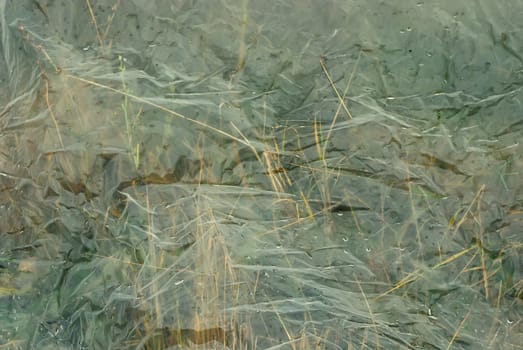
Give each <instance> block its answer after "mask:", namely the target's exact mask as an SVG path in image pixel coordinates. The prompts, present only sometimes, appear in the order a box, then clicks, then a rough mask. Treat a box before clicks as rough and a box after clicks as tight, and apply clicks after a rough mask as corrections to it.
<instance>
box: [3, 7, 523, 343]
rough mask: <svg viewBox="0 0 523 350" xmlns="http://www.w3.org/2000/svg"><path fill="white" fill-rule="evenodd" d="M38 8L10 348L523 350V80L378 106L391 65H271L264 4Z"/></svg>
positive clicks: (11, 231)
mask: <svg viewBox="0 0 523 350" xmlns="http://www.w3.org/2000/svg"><path fill="white" fill-rule="evenodd" d="M20 3H23V5H20V4H18V5H17V6H14V7H13V8H12V9H11V11H13V12H9V9H7V8H6V7H5V3H4V4H3V6H2V7H1V12H0V15H1V18H2V34H3V39H2V47H3V53H4V55H3V57H4V60H5V62H4V67H5V68H6V69H5V72H3V73H2V80H3V81H7V82H9V84H8V87H7V88H6V87H4V88H2V94H1V95H0V96H1V101H2V106H3V107H2V111H1V112H0V118H1V119H0V134H1V140H0V151H1V152H0V175H1V177H0V186H1V193H2V196H1V197H0V218H1V223H0V224H1V227H2V230H3V231H2V232H0V239H1V246H0V247H1V249H0V281H1V282H2V283H1V284H0V300H1V307H0V316H1V317H0V319H1V320H2V321H0V322H1V323H0V329H2V330H4V331H3V332H2V333H0V349H27V348H29V349H148V350H163V349H183V348H191V349H197V348H198V349H208V348H212V349H218V348H220V349H296V350H298V349H300V350H301V349H478V348H484V349H490V348H492V349H494V348H495V349H521V348H522V346H521V344H523V339H522V334H523V332H522V323H521V320H522V314H523V309H522V297H523V295H522V293H523V277H522V270H521V267H522V258H521V256H522V255H521V252H522V248H523V243H522V234H521V232H522V231H521V230H522V228H523V225H522V218H523V210H522V208H521V201H522V189H523V186H522V185H523V183H522V181H521V177H520V174H519V171H520V170H519V169H521V168H522V167H523V161H522V160H523V158H522V154H523V152H522V149H521V148H522V147H521V145H520V143H519V136H520V133H521V131H520V129H521V122H520V121H519V118H520V116H518V115H516V116H514V117H510V116H509V114H507V117H506V119H505V120H504V121H503V120H499V121H497V122H494V121H492V120H491V114H492V113H494V112H495V111H505V112H506V111H512V113H514V114H517V108H515V106H518V103H521V97H522V93H521V91H522V87H521V81H520V80H519V81H514V82H511V83H510V84H508V83H507V84H508V85H506V86H503V87H502V88H499V89H498V86H497V85H496V86H494V84H493V87H492V89H494V92H492V91H490V89H487V90H488V91H489V94H488V95H486V93H487V92H485V95H482V96H479V97H478V96H476V97H473V94H472V93H469V92H463V91H461V90H459V89H458V88H456V89H455V90H452V89H450V88H449V89H448V90H447V91H441V92H431V93H428V92H427V93H426V94H422V93H419V94H418V93H416V94H415V95H413V96H411V95H409V94H407V93H405V94H402V95H401V96H400V95H399V94H397V95H394V94H388V95H382V94H381V93H383V92H384V90H387V89H389V90H390V91H394V88H395V87H396V86H395V85H394V84H393V83H392V82H391V81H395V80H394V79H393V78H391V75H392V76H393V77H394V75H393V73H384V72H385V71H386V70H387V69H388V67H390V66H387V63H385V61H386V60H388V59H390V60H391V61H392V62H394V59H395V56H394V55H395V54H394V52H390V51H388V50H385V49H383V47H379V45H372V44H368V43H360V42H356V44H354V43H352V44H347V45H348V46H342V43H344V42H345V41H346V40H348V39H346V38H345V39H344V38H339V37H338V36H336V33H334V34H331V33H330V32H329V35H327V34H321V36H320V37H321V38H322V40H316V39H314V35H313V34H314V28H307V30H309V31H307V30H305V29H304V31H303V33H301V32H300V31H299V30H296V31H297V32H298V34H296V35H298V37H299V38H302V37H300V36H299V35H302V34H303V35H304V37H305V38H307V37H309V38H310V40H309V41H306V40H304V41H303V42H301V43H300V44H296V45H297V46H293V45H294V44H295V42H294V41H293V40H290V39H292V38H293V36H292V35H294V34H292V35H291V34H289V35H290V36H291V38H290V39H287V40H288V42H289V45H291V46H290V47H289V48H288V50H287V51H286V50H273V45H276V42H277V41H276V40H278V39H276V38H275V37H274V33H276V34H278V33H280V34H281V33H287V32H286V31H285V30H283V29H281V30H282V31H281V32H280V31H279V30H280V29H278V28H273V27H270V28H266V27H265V24H264V23H262V22H261V21H262V20H264V19H267V17H270V16H268V15H267V14H266V13H265V12H264V11H262V10H263V9H264V7H263V6H262V5H257V4H252V3H249V2H248V1H246V0H243V1H239V2H238V3H237V4H236V3H234V2H230V3H229V2H227V6H225V8H215V7H214V6H215V5H206V6H211V7H212V8H213V11H211V12H212V13H213V15H212V16H211V17H212V18H211V17H209V16H210V15H209V14H208V12H207V11H206V9H205V8H200V7H198V6H197V5H195V4H191V2H188V1H175V2H173V3H172V4H170V7H169V6H167V5H165V4H162V3H161V2H155V1H152V2H151V3H150V4H148V5H147V6H146V5H145V4H143V3H142V2H141V1H134V2H132V4H131V2H129V3H127V2H125V3H124V2H123V1H115V2H114V3H111V4H95V3H94V1H92V0H86V1H85V2H82V6H76V5H75V6H73V5H70V4H68V2H63V4H62V3H60V2H59V1H58V2H53V1H48V2H46V1H26V2H20ZM59 3H60V4H59ZM275 4H277V5H275V6H278V8H279V7H280V6H283V7H285V6H287V5H285V4H280V3H277V2H275ZM312 4H314V2H312ZM333 4H334V3H333ZM193 5H194V7H193ZM258 6H260V7H258ZM338 6H339V8H338V10H339V11H341V9H343V6H341V5H340V4H338ZM333 7H334V8H333V9H331V10H329V9H326V10H322V11H326V14H327V15H328V16H327V18H331V17H329V16H334V18H335V19H337V20H340V21H341V19H339V18H338V17H336V16H335V12H337V11H336V9H335V6H334V5H333ZM280 10H281V9H280ZM294 10H295V11H296V13H297V14H299V13H300V11H305V12H307V11H308V10H306V7H304V8H301V7H299V6H297V5H296V7H295V8H294ZM16 11H20V12H21V13H25V14H26V15H28V16H29V14H30V15H31V16H34V18H36V19H38V18H39V20H40V22H38V21H36V20H35V22H29V21H27V20H25V19H24V17H20V18H18V17H16V16H15V14H16V13H17V12H16ZM24 11H27V12H24ZM169 11H170V12H169ZM282 13H283V10H282ZM307 13H308V12H307ZM322 14H324V13H323V12H321V11H320V13H317V15H318V16H319V18H320V17H321V15H322ZM66 15H67V16H72V17H71V18H68V17H66ZM273 15H274V16H276V17H277V15H279V14H278V11H277V10H275V12H274V14H273ZM64 16H65V17H64ZM11 18H18V19H17V20H16V21H12V20H11ZM31 18H33V17H31ZM342 18H343V16H342ZM351 18H352V17H351ZM59 19H63V23H61V24H60V23H58V22H59ZM74 21H77V22H78V23H74ZM193 21H194V22H193ZM206 21H207V22H206ZM297 21H298V20H297ZM200 22H201V23H202V24H201V26H202V27H201V28H200V27H198V25H197V23H200ZM268 23H271V22H268ZM300 23H301V22H299V21H298V24H300ZM305 23H307V21H305ZM144 24H147V25H148V26H150V27H148V29H147V30H146V29H143V28H144ZM298 24H296V25H298ZM189 25H190V26H191V28H192V29H191V30H188V29H187V26H189ZM207 25H208V26H209V27H206V26H207ZM315 25H316V24H315ZM213 26H214V27H213ZM64 28H68V29H69V30H71V31H72V33H70V32H67V30H65V29H64ZM202 28H203V29H202ZM212 28H214V29H212ZM284 28H288V27H284ZM61 30H63V33H62V32H60V31H61ZM217 32H221V35H222V36H223V37H222V36H220V35H217V34H216V36H215V33H217ZM293 33H294V32H293ZM232 34H234V36H232V37H231V35H232ZM138 35H141V36H140V37H138ZM70 36H72V37H70ZM71 38H74V39H71ZM333 38H334V39H333ZM338 38H339V39H338ZM124 39H125V40H124ZM331 39H332V41H330V40H331ZM505 39H506V38H505ZM82 40H85V41H86V42H90V44H89V46H86V45H83V43H82ZM220 40H222V41H220ZM227 40H229V41H230V42H227ZM273 40H274V41H273ZM124 43H125V44H124ZM503 43H504V45H505V46H507V45H509V44H508V41H507V40H505V41H503ZM343 45H345V44H343ZM445 45H447V44H445ZM296 47H298V48H299V49H296ZM333 47H334V48H333ZM436 49H437V43H435V49H434V50H436ZM140 50H142V51H140ZM322 50H323V51H322ZM320 51H322V52H320ZM267 52H269V54H267ZM320 53H321V54H320ZM509 56H510V55H509ZM512 56H513V55H512ZM396 58H397V57H396ZM262 61H265V62H264V63H260V62H262ZM515 61H517V59H515ZM380 62H381V63H380ZM456 62H457V61H456ZM389 64H390V63H389ZM376 66H378V71H380V73H376V72H375V70H374V69H373V68H372V67H376ZM393 68H394V67H392V68H391V69H393ZM431 69H432V68H431ZM434 69H435V68H434ZM393 70H394V69H393ZM507 70H508V68H507ZM507 72H508V71H507ZM440 73H441V72H440ZM447 73H448V74H452V73H455V72H450V73H449V72H447ZM498 73H499V74H501V73H500V72H498ZM412 74H414V75H413V76H411V75H405V76H402V77H401V79H406V80H409V79H412V80H416V79H418V80H420V79H424V78H426V79H429V77H430V79H432V76H431V75H430V74H429V75H427V76H424V75H422V74H421V73H419V72H418V73H412ZM507 74H508V75H509V76H510V72H508V73H507ZM450 78H451V77H447V80H448V79H450ZM401 79H399V78H397V80H401ZM430 79H429V80H430ZM376 81H381V83H375V82H376ZM380 84H382V85H384V86H385V85H387V84H389V85H391V86H389V87H383V86H382V87H381V88H383V89H384V90H381V88H380V87H377V85H380ZM398 84H399V85H401V83H398ZM392 85H394V86H392ZM429 86H431V85H430V84H429ZM498 90H499V91H498ZM496 123H497V124H496ZM500 123H503V126H499V125H500Z"/></svg>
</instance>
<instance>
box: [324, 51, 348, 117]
mask: <svg viewBox="0 0 523 350" xmlns="http://www.w3.org/2000/svg"><path fill="white" fill-rule="evenodd" d="M320 65H321V69H322V70H323V73H325V76H326V77H327V80H328V81H329V84H330V85H331V87H332V89H333V90H334V92H335V93H336V96H337V97H338V100H339V101H340V104H341V105H342V107H343V109H344V110H345V113H347V116H348V117H349V119H352V114H351V113H350V111H349V108H348V107H347V104H346V103H345V101H344V100H343V97H342V96H341V95H340V92H339V91H338V89H337V88H336V85H334V81H333V80H332V78H331V76H330V74H329V71H328V70H327V66H325V58H324V57H321V58H320Z"/></svg>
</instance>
